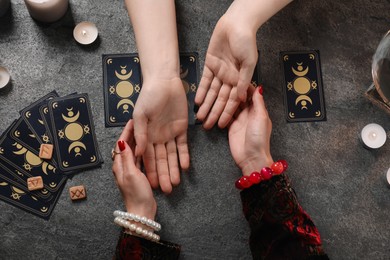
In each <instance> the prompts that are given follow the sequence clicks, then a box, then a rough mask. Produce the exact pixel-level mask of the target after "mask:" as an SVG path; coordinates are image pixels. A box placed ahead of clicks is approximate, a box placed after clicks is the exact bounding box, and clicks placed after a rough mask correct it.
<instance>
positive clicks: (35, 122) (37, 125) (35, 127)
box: [20, 91, 58, 144]
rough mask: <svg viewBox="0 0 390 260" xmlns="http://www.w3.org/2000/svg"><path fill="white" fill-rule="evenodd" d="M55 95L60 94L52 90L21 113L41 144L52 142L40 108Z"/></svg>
mask: <svg viewBox="0 0 390 260" xmlns="http://www.w3.org/2000/svg"><path fill="white" fill-rule="evenodd" d="M55 97H58V94H57V92H56V91H52V92H50V93H49V94H47V95H45V96H43V97H42V98H40V99H39V100H37V101H35V102H34V103H32V104H31V105H29V106H28V107H26V108H24V109H23V110H22V111H20V115H21V116H22V118H23V119H24V121H25V122H26V123H27V125H28V127H29V128H30V130H31V132H32V133H33V134H34V135H35V138H36V139H37V140H38V142H39V143H40V144H51V143H52V142H51V140H50V138H49V136H48V133H47V131H46V127H45V122H44V121H43V119H42V116H41V114H40V113H39V108H40V107H41V106H42V105H44V104H47V102H48V101H49V100H50V99H52V98H55Z"/></svg>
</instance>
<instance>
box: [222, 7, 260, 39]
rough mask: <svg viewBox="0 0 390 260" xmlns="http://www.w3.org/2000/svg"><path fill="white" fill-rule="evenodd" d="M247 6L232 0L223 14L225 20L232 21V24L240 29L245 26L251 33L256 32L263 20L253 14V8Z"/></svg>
mask: <svg viewBox="0 0 390 260" xmlns="http://www.w3.org/2000/svg"><path fill="white" fill-rule="evenodd" d="M248 7H249V6H248V5H245V4H242V3H238V1H234V2H233V3H232V4H231V5H230V7H229V9H228V10H227V11H226V13H225V15H224V16H225V17H226V19H227V20H229V21H233V24H234V26H237V27H239V28H240V29H241V30H242V29H244V28H246V29H249V30H250V32H251V33H252V34H256V32H257V31H258V30H259V28H260V27H261V25H262V24H263V23H264V22H263V21H262V20H261V19H260V18H259V17H258V15H256V14H255V12H254V10H251V8H248Z"/></svg>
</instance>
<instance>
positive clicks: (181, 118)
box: [134, 78, 189, 193]
mask: <svg viewBox="0 0 390 260" xmlns="http://www.w3.org/2000/svg"><path fill="white" fill-rule="evenodd" d="M156 86H158V87H156ZM156 89H159V90H160V91H156ZM187 127H188V108H187V98H186V95H185V91H184V88H183V85H182V82H181V79H180V78H175V79H171V80H162V79H160V80H154V81H152V82H151V81H149V82H147V81H145V82H144V84H143V86H142V91H141V94H140V96H139V98H138V100H137V103H136V106H135V109H134V133H135V139H136V144H137V146H136V155H137V156H140V155H142V156H143V160H144V165H145V169H146V174H147V177H148V179H149V181H150V184H151V185H152V187H153V188H157V187H158V186H159V184H160V187H161V189H162V191H164V192H165V193H170V192H171V191H172V185H178V184H179V183H180V170H179V161H180V166H181V168H183V169H187V168H188V167H189V154H188V146H187ZM177 155H179V158H178V156H177Z"/></svg>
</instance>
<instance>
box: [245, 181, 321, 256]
mask: <svg viewBox="0 0 390 260" xmlns="http://www.w3.org/2000/svg"><path fill="white" fill-rule="evenodd" d="M241 200H242V205H243V210H244V215H245V218H246V219H247V220H248V222H249V226H250V228H251V235H250V240H249V244H250V248H251V251H252V256H253V258H254V259H328V257H327V256H326V255H325V253H324V251H323V248H322V243H321V237H320V234H319V232H318V230H317V228H316V226H315V225H314V223H313V221H312V220H311V218H310V216H309V215H308V214H307V213H306V212H305V211H304V210H303V209H302V207H301V206H300V205H299V203H298V200H297V197H296V194H295V191H294V190H293V189H292V187H291V185H290V181H289V179H288V178H287V176H286V175H285V174H282V175H278V176H274V177H273V178H272V179H271V180H269V181H263V182H261V183H260V184H258V185H254V186H252V187H250V188H249V189H246V190H243V191H242V192H241Z"/></svg>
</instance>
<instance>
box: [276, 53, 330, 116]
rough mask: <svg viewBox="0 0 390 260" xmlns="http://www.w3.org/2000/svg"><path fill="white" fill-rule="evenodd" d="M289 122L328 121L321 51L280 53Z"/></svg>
mask: <svg viewBox="0 0 390 260" xmlns="http://www.w3.org/2000/svg"><path fill="white" fill-rule="evenodd" d="M280 57H281V60H282V69H283V74H284V82H283V92H284V101H285V111H286V119H287V122H310V121H325V120H326V112H325V100H324V90H323V84H322V75H321V63H320V54H319V51H315V50H313V51H289V52H281V53H280Z"/></svg>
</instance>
